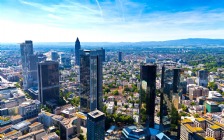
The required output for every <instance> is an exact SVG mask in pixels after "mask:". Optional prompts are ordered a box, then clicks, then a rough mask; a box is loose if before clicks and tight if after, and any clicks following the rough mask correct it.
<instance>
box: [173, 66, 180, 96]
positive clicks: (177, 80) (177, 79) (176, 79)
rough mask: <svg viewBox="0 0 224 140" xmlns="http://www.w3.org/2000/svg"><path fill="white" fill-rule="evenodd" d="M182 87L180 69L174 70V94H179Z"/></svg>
mask: <svg viewBox="0 0 224 140" xmlns="http://www.w3.org/2000/svg"><path fill="white" fill-rule="evenodd" d="M179 85H180V69H179V68H174V69H173V93H178V89H179Z"/></svg>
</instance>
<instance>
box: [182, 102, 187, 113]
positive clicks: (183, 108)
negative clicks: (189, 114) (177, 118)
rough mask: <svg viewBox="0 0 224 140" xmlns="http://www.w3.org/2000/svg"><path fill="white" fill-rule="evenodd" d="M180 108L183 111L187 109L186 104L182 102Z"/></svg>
mask: <svg viewBox="0 0 224 140" xmlns="http://www.w3.org/2000/svg"><path fill="white" fill-rule="evenodd" d="M181 108H182V110H183V111H185V112H186V111H187V106H185V105H184V104H182V105H181Z"/></svg>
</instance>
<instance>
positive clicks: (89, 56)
mask: <svg viewBox="0 0 224 140" xmlns="http://www.w3.org/2000/svg"><path fill="white" fill-rule="evenodd" d="M101 59H102V56H101V53H100V50H96V51H89V50H80V108H81V110H82V111H85V112H89V111H93V110H95V109H96V108H97V109H98V110H101V111H102V107H103V105H102V102H103V97H102V60H101Z"/></svg>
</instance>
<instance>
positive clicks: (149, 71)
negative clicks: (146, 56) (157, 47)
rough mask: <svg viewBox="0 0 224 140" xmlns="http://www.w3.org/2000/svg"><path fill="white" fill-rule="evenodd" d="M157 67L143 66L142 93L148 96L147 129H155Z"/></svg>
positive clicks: (152, 65) (153, 65)
mask: <svg viewBox="0 0 224 140" xmlns="http://www.w3.org/2000/svg"><path fill="white" fill-rule="evenodd" d="M156 67H157V66H156V65H155V64H149V65H142V66H141V73H140V76H141V92H142V93H144V94H146V95H145V97H146V114H147V118H146V119H147V120H146V121H147V122H146V125H147V127H154V112H155V98H156Z"/></svg>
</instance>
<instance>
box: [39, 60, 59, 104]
mask: <svg viewBox="0 0 224 140" xmlns="http://www.w3.org/2000/svg"><path fill="white" fill-rule="evenodd" d="M38 87H39V96H38V99H39V101H41V103H42V104H45V103H46V101H48V100H51V99H55V100H57V101H58V99H59V88H60V85H59V64H58V62H56V61H43V62H40V63H38Z"/></svg>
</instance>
